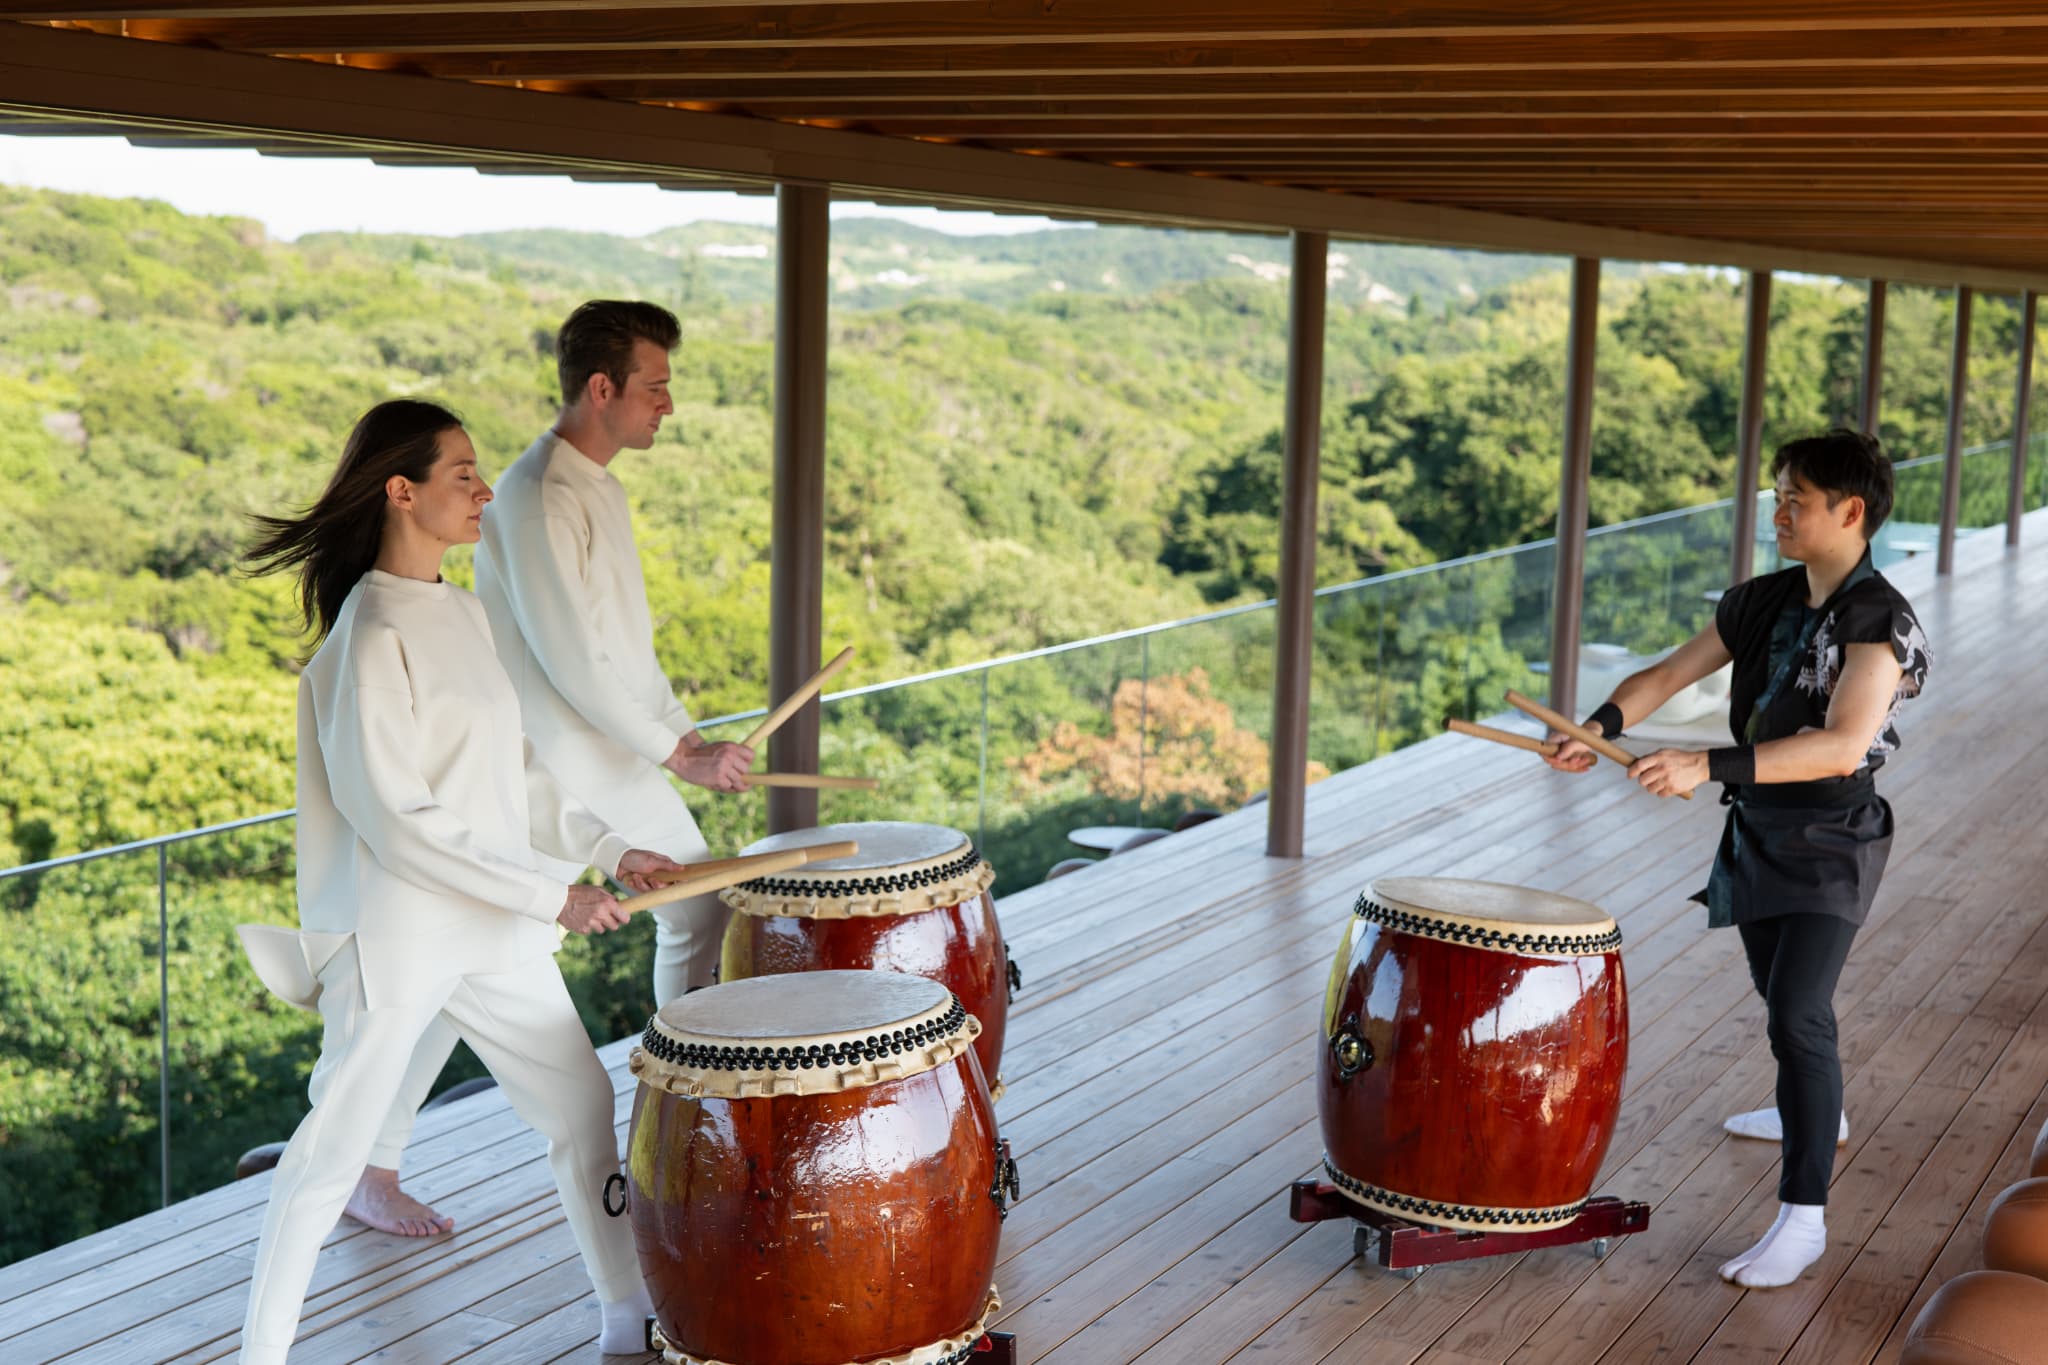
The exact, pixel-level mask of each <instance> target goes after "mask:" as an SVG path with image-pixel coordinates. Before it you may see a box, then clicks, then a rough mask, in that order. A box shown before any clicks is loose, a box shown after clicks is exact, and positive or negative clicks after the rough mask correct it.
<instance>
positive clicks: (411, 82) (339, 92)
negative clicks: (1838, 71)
mask: <svg viewBox="0 0 2048 1365" xmlns="http://www.w3.org/2000/svg"><path fill="white" fill-rule="evenodd" d="M1867 2H1868V3H1873V4H1879V5H1882V3H1884V0H1867ZM0 98H4V100H5V101H7V102H8V103H9V104H11V105H12V106H15V107H21V108H28V109H34V110H36V111H37V112H39V113H46V114H49V115H52V116H55V117H57V118H60V119H68V120H73V121H77V120H83V119H86V118H87V117H88V116H91V115H95V114H98V115H104V116H105V117H106V118H108V119H109V121H111V122H114V123H118V124H119V125H121V126H122V127H124V128H125V129H138V128H143V127H148V128H153V129H155V130H157V131H162V132H170V133H178V132H186V131H195V130H196V131H218V132H222V133H223V134H227V135H229V136H231V137H234V136H239V137H243V138H249V139H251V140H263V141H271V140H278V141H286V142H289V141H294V140H297V139H305V140H307V141H309V142H325V143H327V144H329V145H330V146H331V147H332V148H333V149H334V150H335V151H336V152H337V154H347V153H350V152H354V153H357V154H371V153H375V152H382V151H404V150H407V149H413V150H423V151H453V152H458V153H462V154H465V155H475V156H477V157H479V158H508V159H509V158H516V159H522V160H530V161H532V162H535V163H537V164H543V165H559V166H560V167H561V168H562V169H563V170H565V171H596V172H630V173H635V174H639V175H644V176H645V177H646V178H648V179H664V178H690V179H695V178H697V177H708V178H716V179H719V180H724V181H727V182H742V183H750V184H756V185H762V186H766V185H769V184H774V183H778V182H781V183H797V184H813V185H825V186H830V187H832V188H833V189H834V190H835V191H837V192H840V193H846V194H862V193H866V194H886V195H895V196H903V197H929V198H932V199H936V200H939V201H942V202H946V203H949V204H951V205H953V206H955V207H1001V208H1010V209H1025V210H1031V211H1041V212H1042V211H1047V210H1050V211H1053V212H1060V213H1070V214H1079V215H1083V216H1087V217H1090V218H1093V219H1095V220H1098V221H1109V222H1146V223H1153V224H1160V225H1176V226H1183V227H1202V228H1210V229H1227V230H1243V231H1255V232H1260V231H1263V232H1273V231H1287V230H1300V231H1311V232H1326V233H1328V234H1330V235H1331V236H1334V237H1338V238H1355V239H1367V240H1377V241H1396V242H1411V243H1418V244H1427V245H1434V246H1447V247H1467V248H1480V249H1487V250H1506V251H1520V252H1537V253H1545V254H1558V255H1597V256H1603V257H1609V258H1615V259H1631V260H1652V261H1687V262H1692V263H1697V264H1711V265H1727V266H1734V267H1737V268H1741V269H1766V268H1767V269H1775V270H1796V271H1806V272H1811V273H1824V274H1840V275H1852V276H1875V277H1880V278H1886V279H1892V280H1899V281H1908V282H1923V283H1930V284H1941V283H1947V282H1952V281H1955V280H1958V279H1960V280H1962V281H1963V282H1966V283H1969V284H1971V285H1972V286H1973V287H1976V288H1981V289H1986V290H2012V289H2018V288H2036V289H2038V288H2041V287H2042V286H2043V285H2044V283H2048V244H2040V243H2036V244H2034V245H2033V246H2031V247H2028V248H2026V249H2025V250H2021V249H2020V248H2014V250H2015V252H2016V253H2017V257H2016V258H2017V259H2019V260H2020V261H2021V265H2020V266H2019V268H2014V269H2006V268H2001V267H1993V266H1987V265H1983V264H1979V263H1976V262H1974V261H1968V260H1964V261H1956V262H1944V261H1938V260H1937V261H1929V260H1927V259H1926V255H1927V251H1926V248H1925V246H1924V243H1921V242H1916V241H1913V240H1910V239H1904V238H1902V239H1900V240H1899V241H1898V242H1897V243H1896V244H1895V246H1894V248H1893V249H1892V250H1891V251H1890V252H1888V253H1878V254H1870V253H1859V252H1852V251H1846V250H1801V249H1796V248H1792V247H1786V246H1783V245H1780V244H1779V243H1778V242H1776V241H1770V240H1760V241H1757V242H1751V243H1745V242H1741V241H1733V240H1729V239H1728V238H1727V237H1726V235H1725V232H1720V231H1717V233H1716V234H1715V235H1712V236H1708V237H1699V236H1687V235H1684V234H1683V233H1682V232H1677V233H1654V234H1652V233H1644V232H1642V231H1640V230H1637V229H1632V228H1628V227H1619V226H1617V227H1608V226H1604V225H1600V224H1595V223H1590V222H1585V221H1579V220H1563V219H1545V218H1542V217H1540V216H1537V215H1534V214H1525V213H1519V212H1518V213H1512V214H1494V213H1474V212H1471V211H1468V210H1465V209H1463V208H1456V207H1442V206H1436V205H1423V204H1412V203H1404V202H1400V201H1393V200H1387V199H1375V198H1371V197H1367V196H1362V195H1351V194H1333V193H1311V192H1301V191H1293V190H1287V189H1269V188H1265V187H1261V186H1255V185H1246V184H1243V183H1240V182H1236V181H1230V180H1222V179H1214V178H1197V177H1193V176H1180V175H1165V174H1159V173H1154V172H1147V171H1131V170H1122V169H1117V168H1113V167H1105V166H1100V165H1094V164H1090V163H1086V162H1081V161H1074V160H1063V159H1057V158H1043V157H1032V156H1020V155H1004V154H1000V153H995V152H989V151H982V150H976V149H972V148H965V147H956V146H943V145H934V144H931V143H925V142H918V141H912V140H907V139H895V138H884V137H875V136H869V135H865V134H857V133H847V132H835V131H829V130H823V129H816V128H798V127H791V126H789V125H787V124H783V123H777V122H771V121H765V120H757V119H744V118H730V117H719V116H715V115H708V114H691V113H685V112H680V111H675V110H667V109H651V108H646V107H643V106H636V105H624V104H619V103H616V102H612V101H604V100H588V99H569V98H561V97H554V96H548V95H541V94H535V93H528V92H523V91H517V90H503V89H491V88H486V87H481V86H476V85H470V84H464V83H456V82H447V81H430V80H418V79H413V78H409V77H403V76H397V75H386V74H382V73H377V72H367V71H358V70H349V69H346V68H342V67H337V66H331V65H320V64H316V63H286V62H276V61H271V60H266V59H263V58H258V57H249V56H243V55H239V54H235V53H228V52H215V51H207V50H204V49H198V48H190V47H181V46H173V45H167V44H160V43H142V42H134V41H131V40H126V39H120V38H108V37H98V36H94V35H91V34H86V33H79V32H73V31H64V30H59V29H52V28H44V27H33V26H30V27H22V28H21V29H20V30H19V32H18V33H17V32H9V33H7V34H6V41H4V42H0ZM6 112H7V110H6V109H5V108H0V116H4V115H5V113H6ZM1957 135H1958V136H1963V135H1964V134H1962V133H1958V134H1957ZM1765 216H1766V217H1767V216H1768V215H1765ZM1707 221H1709V222H1710V223H1711V222H1712V220H1707ZM1751 222H1752V223H1753V222H1754V218H1752V220H1751ZM2028 251H2031V252H2032V255H2031V256H2030V257H2029V256H2028V255H2027V252H2028Z"/></svg>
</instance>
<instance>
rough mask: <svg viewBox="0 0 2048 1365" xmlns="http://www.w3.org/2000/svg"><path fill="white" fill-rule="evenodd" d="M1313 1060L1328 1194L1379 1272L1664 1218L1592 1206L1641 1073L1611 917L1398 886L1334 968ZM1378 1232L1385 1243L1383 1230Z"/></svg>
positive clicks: (1381, 895) (1618, 1206) (1314, 1206)
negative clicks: (1624, 1095) (1626, 1090)
mask: <svg viewBox="0 0 2048 1365" xmlns="http://www.w3.org/2000/svg"><path fill="white" fill-rule="evenodd" d="M1322 1040H1323V1041H1322V1045H1321V1048H1320V1050H1319V1053H1318V1056H1317V1087H1316V1098H1317V1107H1318V1109H1319V1111H1320V1114H1321V1119H1322V1131H1323V1145H1324V1161H1323V1164H1324V1169H1325V1171H1326V1172H1327V1174H1328V1176H1329V1181H1328V1182H1327V1183H1324V1182H1306V1181H1305V1182H1301V1183H1300V1184H1297V1185H1296V1186H1295V1187H1294V1189H1293V1200H1292V1206H1291V1212H1292V1214H1293V1216H1294V1217H1295V1218H1296V1219H1297V1220H1299V1221H1304V1222H1313V1221H1318V1220H1320V1219H1323V1218H1330V1217H1346V1216H1348V1217H1351V1218H1354V1219H1356V1220H1357V1221H1358V1222H1359V1223H1360V1224H1361V1228H1360V1232H1359V1236H1358V1238H1357V1240H1356V1243H1355V1246H1356V1247H1357V1249H1358V1250H1359V1251H1361V1252H1376V1254H1377V1258H1378V1259H1379V1261H1380V1263H1381V1264H1382V1265H1387V1266H1391V1267H1393V1268H1396V1269H1410V1268H1416V1267H1420V1266H1423V1265H1428V1264H1432V1263H1434V1262H1438V1261H1446V1260H1464V1259H1470V1258H1472V1257H1475V1256H1485V1255H1497V1254H1504V1253H1507V1252H1512V1251H1526V1250H1531V1249H1534V1248H1535V1247H1539V1246H1553V1245H1558V1244H1561V1243H1568V1242H1579V1241H1591V1242H1593V1243H1595V1249H1596V1251H1601V1252H1603V1253H1604V1250H1605V1246H1606V1242H1607V1240H1608V1239H1609V1238H1611V1237H1613V1236H1615V1235H1617V1234H1619V1233H1625V1232H1639V1231H1641V1230H1642V1229H1643V1228H1644V1227H1647V1226H1648V1222H1649V1210H1648V1208H1647V1206H1645V1205H1642V1204H1633V1203H1631V1204H1625V1203H1623V1202H1622V1201H1620V1200H1618V1199H1612V1198H1606V1199H1597V1200H1595V1199H1589V1198H1588V1195H1589V1193H1590V1192H1591V1190H1592V1187H1593V1181H1594V1178H1595V1177H1596V1176H1597V1175H1598V1174H1599V1170H1600V1162H1601V1159H1602V1158H1603V1157H1604V1156H1605V1155H1606V1153H1607V1144H1608V1141H1609V1139H1610V1138H1611V1137H1612V1136H1613V1133H1614V1123H1615V1118H1616V1115H1617V1114H1618V1112H1619V1110H1620V1107H1621V1089H1622V1081H1623V1078H1624V1076H1625V1074H1626V1073H1627V1070H1628V990H1627V985H1626V983H1625V980H1624V977H1623V973H1622V965H1621V932H1620V930H1619V929H1618V928H1617V927H1616V926H1615V923H1614V920H1613V919H1612V918H1611V917H1610V916H1608V915H1607V914H1606V913H1605V912H1603V911H1602V910H1601V909H1600V908H1599V907H1598V906H1595V905H1590V904H1588V903H1587V902H1585V901H1580V900H1573V899H1572V898H1570V897H1568V896H1559V895H1553V894H1551V893H1549V892H1544V891H1535V890H1530V889H1528V888H1526V887H1519V886H1505V885H1501V884H1499V883H1494V882H1476V881H1461V880H1455V879H1450V878H1441V877H1382V878H1379V879H1377V880H1375V881H1374V882H1372V883H1371V884H1370V885H1368V886H1367V887H1366V889H1365V892H1364V893H1363V894H1362V895H1360V896H1359V898H1358V900H1357V902H1356V904H1355V906H1354V908H1353V913H1352V916H1351V920H1350V922H1349V923H1348V924H1347V926H1346V928H1345V932H1344V936H1343V939H1342V941H1341V942H1340V943H1339V945H1338V949H1337V955H1336V960H1335V961H1334V962H1333V963H1332V964H1331V969H1330V981H1329V987H1328V989H1327V991H1326V992H1325V995H1324V1001H1323V1029H1322ZM1368 1230H1370V1235H1368Z"/></svg>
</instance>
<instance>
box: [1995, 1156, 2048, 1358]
mask: <svg viewBox="0 0 2048 1365" xmlns="http://www.w3.org/2000/svg"><path fill="white" fill-rule="evenodd" d="M1984 1268H1985V1269H1986V1270H2012V1271H2017V1272H2018V1273H2020V1274H2022V1275H2032V1276H2034V1277H2035V1278H2036V1279H2041V1280H2048V1179H2042V1178H2040V1177H2035V1178H2034V1179H2031V1180H2022V1181H2019V1182H2018V1183H2017V1184H2013V1185H2008V1186H2007V1187H2006V1189H2005V1192H2004V1193H2003V1194H2001V1195H1999V1196H1998V1198H1996V1199H1994V1200H1992V1201H1991V1211H1990V1212H1989V1213H1987V1214H1986V1215H1985V1216H1984ZM2043 1347H2044V1349H2048V1342H2044V1343H2043Z"/></svg>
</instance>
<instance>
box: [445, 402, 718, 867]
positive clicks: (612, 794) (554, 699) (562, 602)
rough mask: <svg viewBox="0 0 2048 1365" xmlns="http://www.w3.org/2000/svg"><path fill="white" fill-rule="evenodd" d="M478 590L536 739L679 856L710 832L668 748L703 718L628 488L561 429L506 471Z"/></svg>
mask: <svg viewBox="0 0 2048 1365" xmlns="http://www.w3.org/2000/svg"><path fill="white" fill-rule="evenodd" d="M476 592H477V597H478V598H479V599H480V600H481V601H482V602H483V604H484V610H485V611H486V612H487V613H488V614H489V616H490V621H491V630H492V634H493V636H494V638H495V639H496V641H497V647H498V656H499V658H500V659H502V660H503V661H504V664H505V671H506V673H507V674H509V675H510V676H511V679H512V687H513V690H514V691H515V692H517V693H518V696H519V705H520V714H521V715H522V717H523V718H524V721H525V725H526V733H527V734H528V736H529V737H531V739H532V740H533V745H534V750H535V752H537V753H538V754H539V755H540V757H541V761H542V762H544V763H546V764H547V766H548V768H549V770H550V771H552V772H553V773H554V774H555V775H556V776H557V777H559V778H560V779H561V780H562V782H563V784H564V785H565V786H567V787H568V788H569V790H570V791H572V792H574V793H575V794H576V796H577V797H578V799H580V800H581V801H583V802H584V803H585V804H586V805H588V806H589V807H590V808H591V809H592V810H594V811H596V812H597V813H598V814H599V815H600V816H602V817H603V818H604V820H605V821H606V823H608V824H609V825H611V826H612V828H614V829H619V830H623V831H625V832H627V833H628V834H630V835H631V836H632V837H633V839H634V840H635V842H636V843H637V844H638V845H639V846H641V847H647V848H653V849H655V850H656V851H657V852H660V853H666V854H668V855H669V856H670V857H673V858H681V859H688V858H692V857H698V856H701V855H702V853H703V851H704V843H703V839H702V838H701V836H700V835H699V834H698V832H697V825H696V821H695V820H693V819H692V818H691V816H690V812H689V808H688V807H687V806H685V805H684V804H683V799H682V797H681V795H679V794H678V793H677V791H676V789H675V787H674V786H673V785H672V784H671V783H670V782H669V780H668V775H667V771H666V770H665V769H664V768H662V767H661V764H662V762H663V760H665V759H666V758H668V756H669V755H670V754H671V753H673V752H674V751H675V747H676V742H677V740H678V739H679V738H681V736H683V735H685V734H687V733H689V731H690V730H691V728H692V726H693V722H692V721H691V719H690V713H689V711H688V710H687V709H686V708H685V707H684V706H683V704H682V702H681V701H679V700H677V698H676V695H675V689H674V687H673V686H672V685H671V684H670V682H669V680H668V675H667V674H666V673H664V672H663V671H662V667H661V664H660V661H659V660H657V659H656V658H655V654H654V622H653V618H652V615H651V614H650V612H649V610H648V607H647V583H646V580H645V579H644V578H643V577H642V576H641V571H640V553H639V550H638V548H637V547H636V546H635V544H634V542H633V520H632V514H631V511H630V509H629V508H628V506H627V503H626V490H625V488H624V487H623V486H622V485H621V484H620V483H619V481H618V480H617V479H615V478H613V477H612V475H611V473H610V471H608V470H607V469H605V468H604V466H602V465H600V464H598V463H596V462H595V461H593V460H591V459H590V458H589V457H587V456H585V455H584V454H583V453H582V452H581V451H579V450H577V449H576V447H575V446H573V445H571V444H569V442H567V441H565V440H563V439H562V438H561V437H560V436H558V435H556V434H555V433H554V432H552V431H550V432H548V433H547V434H546V435H544V436H542V437H541V438H540V439H539V440H538V441H535V442H534V443H533V445H531V446H530V447H528V448H527V451H526V453H525V454H523V455H521V456H520V457H519V458H518V459H517V460H515V461H513V462H512V464H511V466H510V467H509V468H507V469H506V470H505V472H504V473H503V474H502V475H501V476H500V477H499V479H498V482H497V497H496V500H495V501H493V502H492V503H491V505H490V506H489V507H487V508H486V509H485V510H484V519H483V541H482V543H481V544H479V545H478V546H477V553H476Z"/></svg>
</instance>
